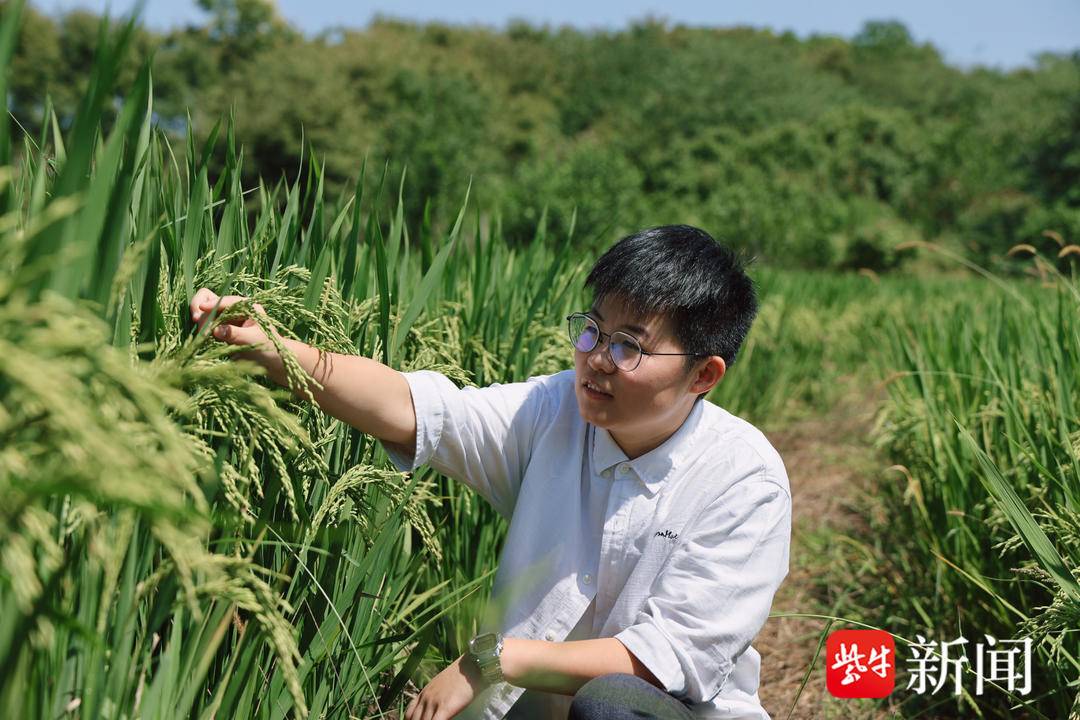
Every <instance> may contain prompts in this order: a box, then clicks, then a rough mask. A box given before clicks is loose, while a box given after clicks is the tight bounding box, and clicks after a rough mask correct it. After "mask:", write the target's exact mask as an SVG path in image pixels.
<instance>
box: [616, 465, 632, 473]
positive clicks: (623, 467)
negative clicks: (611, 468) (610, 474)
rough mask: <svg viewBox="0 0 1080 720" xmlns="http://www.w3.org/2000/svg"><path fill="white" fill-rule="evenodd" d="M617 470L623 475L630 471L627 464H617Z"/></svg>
mask: <svg viewBox="0 0 1080 720" xmlns="http://www.w3.org/2000/svg"><path fill="white" fill-rule="evenodd" d="M619 472H621V473H622V474H623V475H626V474H627V473H629V472H630V466H629V465H620V466H619Z"/></svg>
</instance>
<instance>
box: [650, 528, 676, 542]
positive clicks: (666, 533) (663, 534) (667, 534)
mask: <svg viewBox="0 0 1080 720" xmlns="http://www.w3.org/2000/svg"><path fill="white" fill-rule="evenodd" d="M658 536H659V537H666V538H670V539H671V540H677V539H678V538H679V533H673V532H671V531H670V530H664V531H663V532H660V531H659V530H657V531H656V534H655V535H653V537H658Z"/></svg>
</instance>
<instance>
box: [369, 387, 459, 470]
mask: <svg viewBox="0 0 1080 720" xmlns="http://www.w3.org/2000/svg"><path fill="white" fill-rule="evenodd" d="M401 374H402V376H403V377H404V378H405V381H406V382H408V383H409V392H410V393H411V394H412V404H413V412H414V413H415V414H416V440H415V444H414V446H413V454H412V457H409V456H407V455H404V454H402V453H400V452H398V451H397V450H395V449H393V448H392V447H391V446H390V445H387V444H386V443H382V446H383V449H384V450H386V454H387V455H388V456H389V457H390V462H392V463H394V467H395V468H397V469H398V470H399V471H401V472H412V471H413V470H416V468H418V467H420V466H421V465H423V464H424V463H426V462H427V461H428V460H429V459H430V458H431V456H432V455H434V454H435V449H436V448H437V447H438V446H439V438H441V437H442V431H443V420H444V418H445V417H446V410H445V404H444V403H443V397H442V393H443V392H444V388H442V387H440V385H441V383H440V379H441V380H443V381H445V382H447V383H449V382H450V380H449V379H448V378H446V377H445V376H443V375H440V374H439V373H437V372H434V371H432V370H417V371H415V372H408V373H401ZM451 384H452V383H451Z"/></svg>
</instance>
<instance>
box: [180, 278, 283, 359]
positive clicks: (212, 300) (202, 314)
mask: <svg viewBox="0 0 1080 720" xmlns="http://www.w3.org/2000/svg"><path fill="white" fill-rule="evenodd" d="M244 300H247V298H246V297H243V296H241V295H226V296H225V297H220V296H218V295H216V294H215V293H214V292H212V291H211V290H210V289H209V288H199V290H198V292H196V293H195V296H194V297H193V298H191V319H192V321H193V322H195V323H196V324H197V325H198V326H199V329H200V330H202V327H203V325H204V324H205V323H206V321H207V320H208V319H209V318H210V313H211V311H213V310H214V308H215V307H217V312H218V315H219V316H220V315H221V314H223V313H224V311H225V310H226V309H227V308H229V307H230V306H232V305H235V304H236V303H238V302H241V301H244ZM254 309H255V312H256V313H258V314H260V315H261V316H262V317H264V318H267V315H266V311H265V310H263V307H262V305H260V304H258V303H255V305H254ZM267 319H268V318H267ZM267 324H269V323H267ZM271 327H272V326H271ZM274 334H275V336H276V337H277V338H278V340H279V341H280V339H281V335H280V334H278V333H277V332H276V331H275V333H274ZM214 337H215V338H217V339H218V340H221V341H222V342H226V343H228V344H230V345H254V346H262V347H261V348H260V349H261V350H262V351H263V352H269V353H273V352H274V349H273V346H272V343H271V342H270V338H269V337H268V336H267V335H266V333H265V332H263V329H262V328H261V327H259V324H258V323H257V322H256V321H255V319H254V318H253V317H251V316H248V315H240V316H237V317H233V318H229V319H228V320H225V321H223V322H222V323H221V324H220V325H218V326H217V327H215V328H214ZM245 354H246V353H245Z"/></svg>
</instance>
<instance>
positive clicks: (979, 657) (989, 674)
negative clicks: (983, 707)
mask: <svg viewBox="0 0 1080 720" xmlns="http://www.w3.org/2000/svg"><path fill="white" fill-rule="evenodd" d="M985 637H986V644H987V645H989V646H990V647H991V648H992V647H994V646H995V645H996V644H997V643H998V641H997V640H996V639H994V638H993V637H991V636H990V635H986V636H985ZM1006 643H1012V644H1014V645H1017V646H1018V647H1013V648H1011V649H1009V650H987V651H986V660H987V661H988V664H989V668H988V669H986V671H985V673H984V667H985V665H984V663H983V644H982V643H978V644H977V645H975V694H976V695H982V691H983V682H984V681H989V682H1004V683H1005V689H1006V690H1008V691H1009V692H1018V693H1020V694H1021V695H1027V694H1028V693H1029V692H1031V638H1028V637H1025V638H1021V639H1020V640H1002V641H1001V644H1002V645H1005V644H1006ZM1021 652H1022V653H1023V657H1022V661H1023V663H1022V664H1023V672H1022V673H1021V672H1018V671H1017V669H1016V658H1017V655H1019V654H1020V653H1021ZM1017 680H1021V681H1022V682H1023V684H1022V685H1020V687H1017V686H1016V681H1017Z"/></svg>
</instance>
